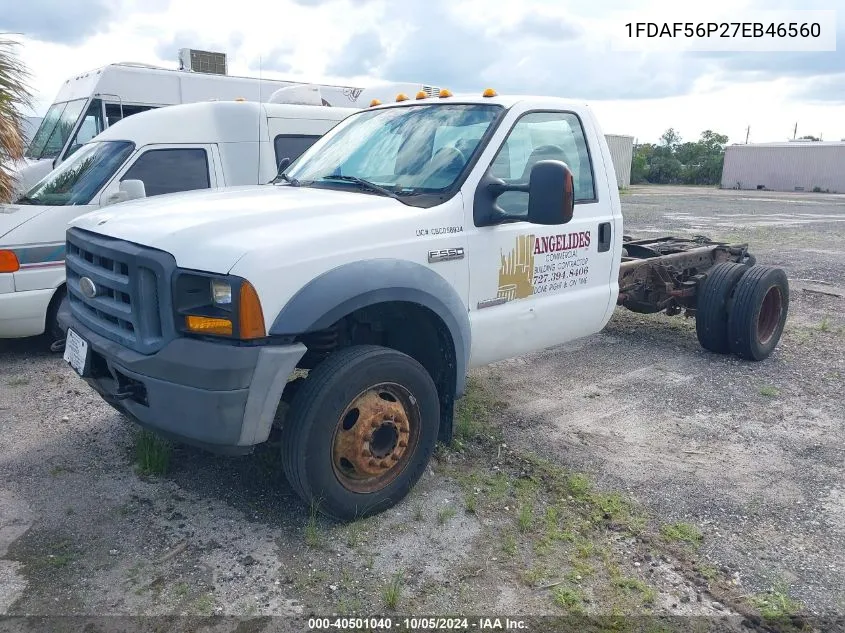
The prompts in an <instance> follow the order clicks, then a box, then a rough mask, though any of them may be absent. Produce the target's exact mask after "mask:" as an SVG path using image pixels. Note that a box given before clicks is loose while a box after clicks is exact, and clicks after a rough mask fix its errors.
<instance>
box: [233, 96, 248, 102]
mask: <svg viewBox="0 0 845 633" xmlns="http://www.w3.org/2000/svg"><path fill="white" fill-rule="evenodd" d="M235 101H238V102H242V101H246V99H244V98H243V97H238V98H237V99H235Z"/></svg>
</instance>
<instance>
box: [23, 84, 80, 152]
mask: <svg viewBox="0 0 845 633" xmlns="http://www.w3.org/2000/svg"><path fill="white" fill-rule="evenodd" d="M87 101H88V99H87V98H86V99H75V100H74V101H65V102H63V103H54V104H53V105H51V106H50V109H49V110H47V114H45V115H44V120H43V121H41V125H40V126H39V127H38V131H36V132H35V136H33V137H32V142H31V143H30V144H29V149H28V150H27V152H26V157H27V158H32V159H35V160H38V159H41V158H55V157H56V156H58V155H59V152H61V151H62V148H63V147H64V146H65V143H66V142H67V140H68V137H70V133H71V132H72V131H73V126H74V125H76V122H77V121H78V120H79V115H80V114H82V110H83V109H84V108H85V104H86V103H87Z"/></svg>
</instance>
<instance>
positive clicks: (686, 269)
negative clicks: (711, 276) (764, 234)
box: [617, 235, 755, 316]
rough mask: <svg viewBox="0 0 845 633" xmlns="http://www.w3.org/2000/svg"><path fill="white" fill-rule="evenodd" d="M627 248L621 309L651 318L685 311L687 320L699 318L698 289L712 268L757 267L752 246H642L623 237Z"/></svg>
mask: <svg viewBox="0 0 845 633" xmlns="http://www.w3.org/2000/svg"><path fill="white" fill-rule="evenodd" d="M622 246H623V250H622V264H621V266H620V268H619V298H618V300H617V303H618V304H619V305H622V306H624V307H626V308H628V309H629V310H631V311H633V312H640V313H646V314H649V313H655V312H663V311H665V312H666V314H669V315H674V314H679V313H680V312H681V311H684V313H685V316H694V315H695V306H696V293H697V289H698V285H699V283H701V281H703V280H704V278H705V277H706V276H707V271H708V270H709V269H710V268H711V267H713V266H715V265H716V264H718V263H720V262H738V263H742V264H749V265H753V264H754V261H755V260H754V257H753V256H752V255H750V254H749V253H748V244H729V243H726V242H714V241H713V240H711V239H710V238H708V237H705V236H702V235H696V236H694V237H692V238H681V237H674V236H666V237H658V238H650V239H640V240H634V239H632V238H631V237H629V236H624V237H623V245H622Z"/></svg>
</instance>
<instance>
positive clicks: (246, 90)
mask: <svg viewBox="0 0 845 633" xmlns="http://www.w3.org/2000/svg"><path fill="white" fill-rule="evenodd" d="M180 65H181V66H182V68H183V69H180V70H169V69H166V68H160V67H156V66H150V65H145V64H136V63H128V62H127V63H119V64H109V65H108V66H103V67H102V68H97V69H96V70H92V71H89V72H85V73H81V74H79V75H76V76H75V77H70V78H68V79H67V80H66V81H65V82H64V84H63V85H62V87H61V89H60V90H59V94H58V95H56V99H55V102H54V103H53V104H52V105H51V106H50V108H49V109H48V110H47V113H46V114H45V115H44V118H43V120H42V121H41V125H40V126H39V127H38V130H37V131H36V132H35V134H34V136H33V138H32V141H31V142H30V144H29V148H28V150H27V152H26V157H25V160H24V161H23V162H22V163H21V164H20V165H19V166H18V168H17V179H18V184H17V193H18V194H20V193H23V192H25V191H27V190H28V189H29V188H30V187H32V185H34V184H35V183H36V182H38V181H39V180H41V179H42V178H43V177H44V176H46V175H47V174H48V173H49V172H50V170H51V169H53V168H55V167H57V166H58V165H59V164H61V163H62V162H63V161H64V160H66V159H67V158H68V156H70V155H71V154H73V153H74V152H75V151H76V150H77V149H79V147H80V146H82V145H83V144H84V143H86V142H88V141H89V140H91V139H92V138H94V136H96V135H97V134H99V133H100V132H102V131H103V130H105V129H107V128H108V127H109V126H111V125H114V124H115V123H117V122H118V121H120V120H121V119H123V118H125V117H127V116H130V115H134V114H137V113H139V112H144V111H146V110H150V109H153V108H159V107H161V106H171V105H177V104H183V103H195V102H201V101H212V100H220V101H232V100H234V99H239V98H241V99H246V100H247V101H257V102H267V101H270V99H271V97H272V96H273V95H274V93H277V92H278V91H279V89H281V88H292V87H296V86H303V85H309V86H310V84H302V83H301V82H291V81H278V80H272V79H261V78H256V77H232V76H228V75H226V74H225V73H226V71H227V68H226V56H225V54H223V53H210V52H205V51H197V50H193V49H182V50H181V51H180ZM188 69H190V70H188ZM311 87H312V88H313V89H314V90H316V91H317V94H318V101H317V104H320V103H322V105H326V106H334V107H359V108H360V107H366V106H367V105H369V101H370V100H369V99H367V102H366V103H359V97H361V93H362V92H363V91H364V89H363V88H356V87H352V86H333V85H314V86H311ZM385 89H387V90H388V91H389V92H390V94H395V93H396V92H408V93H410V94H413V93H414V92H416V91H417V90H426V91H427V92H432V91H436V89H435V88H431V87H430V86H423V85H421V84H411V83H399V84H388V85H387V86H385ZM285 92H287V91H285ZM365 96H366V95H365ZM285 101H286V102H288V103H290V99H285ZM300 103H303V102H300ZM308 103H311V102H310V101H309V102H308Z"/></svg>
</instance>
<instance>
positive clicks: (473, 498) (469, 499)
mask: <svg viewBox="0 0 845 633" xmlns="http://www.w3.org/2000/svg"><path fill="white" fill-rule="evenodd" d="M464 507H465V508H466V511H467V512H469V513H470V514H475V513H476V511H477V510H478V496H477V495H476V494H475V493H473V492H468V493H467V495H466V497H465V498H464Z"/></svg>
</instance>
